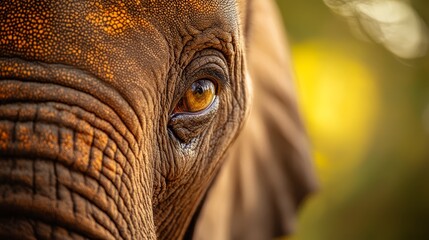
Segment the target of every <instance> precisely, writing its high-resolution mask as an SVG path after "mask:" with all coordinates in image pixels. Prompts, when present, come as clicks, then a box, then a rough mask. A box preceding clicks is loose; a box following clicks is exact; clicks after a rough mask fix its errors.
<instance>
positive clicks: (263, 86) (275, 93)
mask: <svg viewBox="0 0 429 240" xmlns="http://www.w3.org/2000/svg"><path fill="white" fill-rule="evenodd" d="M249 2H252V3H249ZM249 4H251V5H249ZM243 5H245V4H243ZM275 7H276V6H275V4H274V2H272V1H268V0H253V1H248V2H247V6H246V9H247V11H245V12H246V16H247V20H245V21H244V22H245V24H248V25H247V26H245V29H246V37H247V38H248V39H247V42H246V44H247V49H248V50H247V53H246V58H247V63H248V64H247V66H248V70H249V73H250V75H251V78H252V84H253V106H252V110H251V113H250V116H249V119H248V120H247V123H246V125H245V127H244V129H243V130H242V132H241V134H240V136H239V137H238V139H237V140H236V142H235V143H234V145H233V146H232V147H231V148H230V149H229V150H228V153H227V156H226V159H225V163H224V166H223V167H222V169H221V171H220V173H219V175H218V176H217V177H216V179H215V181H214V183H213V185H212V187H211V188H210V190H209V191H208V193H207V195H206V197H205V200H204V203H203V205H202V209H201V212H200V214H199V215H198V218H197V221H196V226H195V231H194V239H199V240H200V239H270V238H273V237H278V236H282V235H286V234H288V233H290V232H291V231H292V230H293V229H294V225H295V218H296V213H297V208H298V206H299V204H300V203H301V202H302V200H303V199H304V198H305V197H306V196H307V195H308V194H309V193H310V192H312V191H313V190H315V188H316V185H317V184H316V180H315V177H314V175H313V171H312V165H311V159H310V152H309V144H308V141H307V138H306V134H305V130H304V127H303V125H302V122H301V119H300V117H299V113H298V109H297V104H296V95H295V89H294V83H293V74H292V72H293V70H292V68H291V62H290V59H289V57H288V54H289V53H288V48H287V43H286V40H285V38H284V32H283V30H282V28H283V27H282V25H281V20H280V17H279V14H278V12H277V9H276V8H275ZM242 12H244V11H242Z"/></svg>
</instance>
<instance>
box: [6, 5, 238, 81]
mask: <svg viewBox="0 0 429 240" xmlns="http://www.w3.org/2000/svg"><path fill="white" fill-rule="evenodd" d="M1 2H2V3H1V4H0V12H2V14H1V15H0V53H3V54H5V55H11V56H17V57H24V58H26V59H31V60H35V61H42V62H56V63H65V64H68V65H72V66H77V67H80V68H82V69H85V70H88V71H90V72H93V73H95V74H96V75H98V76H101V77H102V78H112V77H113V76H114V74H116V73H118V72H121V71H122V72H130V71H132V70H138V69H136V68H137V67H138V66H137V65H139V66H147V67H151V66H157V67H158V66H160V64H162V63H161V62H162V61H165V59H168V58H169V57H170V56H169V54H170V52H171V51H170V50H169V48H171V42H172V41H175V39H177V38H178V36H172V35H173V34H174V29H175V28H177V29H179V28H181V27H182V28H183V26H188V25H192V28H193V29H197V30H202V29H206V28H211V27H213V26H217V27H220V28H223V29H224V30H225V31H228V32H234V31H235V32H237V28H238V21H237V17H236V9H235V7H236V6H235V3H234V2H233V1H232V0H231V1H229V0H226V1H225V0H211V1H206V0H129V1H127V0H118V1H102V0H98V1H90V0H87V1H73V0H64V1H53V0H39V1H16V0H1ZM172 29H173V30H172ZM179 37H182V36H179ZM166 40H169V41H170V42H166ZM138 61H140V62H139V63H138ZM124 62H126V64H125V63H124ZM156 62H159V64H156ZM147 63H148V64H147ZM154 63H155V64H154ZM115 67H116V68H121V69H119V70H118V69H114V68H115ZM133 68H134V69H133ZM149 70H150V69H149Z"/></svg>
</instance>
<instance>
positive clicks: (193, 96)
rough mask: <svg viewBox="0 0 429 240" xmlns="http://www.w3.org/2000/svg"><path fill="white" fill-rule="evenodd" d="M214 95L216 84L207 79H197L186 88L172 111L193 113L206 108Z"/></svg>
mask: <svg viewBox="0 0 429 240" xmlns="http://www.w3.org/2000/svg"><path fill="white" fill-rule="evenodd" d="M215 97H216V85H215V84H214V83H213V82H212V81H210V80H207V79H201V80H197V81H195V82H194V83H192V85H191V86H190V87H189V88H188V89H187V90H186V92H185V94H184V96H183V97H182V99H180V101H179V103H178V104H177V106H176V108H175V109H174V113H185V112H190V113H195V112H199V111H202V110H205V109H207V108H208V107H209V106H210V105H211V104H212V103H213V101H214V99H215Z"/></svg>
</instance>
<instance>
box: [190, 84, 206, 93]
mask: <svg viewBox="0 0 429 240" xmlns="http://www.w3.org/2000/svg"><path fill="white" fill-rule="evenodd" d="M194 84H196V83H194ZM194 84H192V86H193V85H194ZM194 92H195V93H197V94H199V95H201V94H203V93H204V89H203V87H202V86H201V85H198V86H196V87H195V90H194Z"/></svg>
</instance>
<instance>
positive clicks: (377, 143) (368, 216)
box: [277, 0, 429, 240]
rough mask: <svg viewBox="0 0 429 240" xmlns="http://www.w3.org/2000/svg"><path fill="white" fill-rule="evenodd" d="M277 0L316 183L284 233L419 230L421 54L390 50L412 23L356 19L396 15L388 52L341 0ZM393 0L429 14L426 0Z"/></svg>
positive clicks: (423, 190)
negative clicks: (316, 187) (291, 228)
mask: <svg viewBox="0 0 429 240" xmlns="http://www.w3.org/2000/svg"><path fill="white" fill-rule="evenodd" d="M329 2H330V3H331V4H329ZM350 2H351V1H350ZM354 2H355V3H356V2H358V1H354ZM366 2H370V1H366ZM277 3H278V5H279V6H280V8H281V11H282V16H283V20H284V24H285V26H286V30H287V32H288V38H289V41H290V44H291V46H292V54H293V56H292V57H293V60H294V65H295V70H296V76H297V89H298V92H299V102H300V105H301V109H302V114H303V117H304V119H305V122H306V125H307V129H308V132H309V135H310V139H311V142H312V145H313V149H314V152H313V154H314V159H315V167H316V170H317V173H318V177H319V179H320V183H321V187H320V191H319V192H318V193H317V194H316V195H314V196H312V197H311V198H310V199H309V200H308V201H307V202H306V203H305V205H304V206H303V207H302V209H301V211H300V214H299V223H298V229H297V232H296V234H295V235H294V236H292V237H290V238H288V239H293V240H317V239H429V79H428V78H429V57H428V56H427V55H425V53H426V51H425V49H424V47H419V48H418V49H417V50H418V51H417V54H416V51H415V50H416V49H414V53H412V54H411V55H413V54H414V55H413V56H411V57H410V56H407V58H401V57H398V56H397V55H395V54H393V53H391V52H392V51H393V52H395V49H399V50H400V49H401V47H404V46H405V47H406V46H407V44H411V43H410V41H411V40H409V39H408V40H407V39H406V37H408V36H411V34H414V33H413V32H412V26H411V25H412V22H411V23H407V22H406V21H405V20H406V19H407V18H405V20H404V21H403V22H398V21H397V22H394V21H392V22H389V21H387V20H388V19H389V17H391V18H395V17H396V16H398V15H397V14H396V12H395V11H394V10H392V11H390V10H389V11H390V12H389V11H388V12H384V13H383V12H381V13H380V14H382V15H383V14H384V15H383V16H381V17H380V18H377V16H375V20H374V19H372V20H371V19H368V18H366V20H365V21H366V23H368V24H369V26H370V27H371V26H372V28H376V29H377V27H379V28H380V26H379V25H377V24H386V23H387V24H402V25H401V26H402V27H403V29H405V30H401V31H403V32H402V33H400V34H399V37H401V36H402V37H405V40H404V41H402V42H401V41H400V40H398V41H399V43H400V44H398V41H396V44H397V45H393V49H392V46H390V48H391V51H388V50H387V49H386V48H385V47H384V46H386V44H387V43H386V42H382V43H384V45H383V44H377V43H375V41H377V39H376V37H377V36H376V35H371V33H369V34H368V32H365V29H363V28H362V24H363V23H362V22H359V21H360V20H362V19H359V16H356V15H353V13H351V12H350V11H349V12H347V11H345V12H339V11H338V9H339V8H338V7H339V5H340V4H341V1H336V2H333V1H325V2H324V1H323V0H307V1H302V0H287V1H286V0H281V1H280V0H279V1H277ZM326 3H328V4H326ZM402 3H403V4H404V6H405V5H406V6H408V8H409V9H408V10H410V9H411V10H412V9H414V10H413V11H415V12H411V13H413V14H415V15H416V16H420V18H421V19H422V20H423V22H426V23H428V22H429V1H428V0H412V1H402ZM328 5H329V6H328ZM400 6H402V5H400ZM397 8H398V7H397ZM381 9H387V8H381ZM367 10H368V9H367ZM370 10H371V9H370ZM396 10H397V11H398V9H396ZM399 10H400V9H399ZM382 11H384V10H382ZM401 11H402V10H401ZM372 13H374V12H372ZM376 13H378V12H377V11H375V13H374V14H376ZM405 13H406V14H410V13H409V12H407V11H405ZM407 16H408V15H407ZM360 17H362V15H361V16H360ZM386 19H387V20H386ZM408 19H409V18H408ZM377 20H378V21H380V22H381V23H380V22H377ZM396 20H398V19H396ZM399 20H400V19H399ZM356 21H358V22H359V23H360V25H359V24H358V25H356ZM371 21H373V22H371ZM353 24H355V25H353ZM407 24H411V25H410V26H408V25H407ZM362 29H363V30H362ZM369 29H371V28H369ZM388 30H389V29H388ZM420 30H421V29H420ZM388 33H389V32H388ZM422 34H423V35H420V38H421V39H420V40H422V39H423V40H422V42H423V43H425V42H424V38H425V37H427V36H426V35H425V34H427V32H425V31H422ZM393 36H394V35H393ZM378 37H381V38H380V39H383V37H385V38H388V37H389V36H378ZM390 37H392V36H390ZM365 38H366V40H365ZM371 39H372V40H373V41H368V40H371ZM374 40H375V41H374ZM384 40H385V41H387V42H388V41H389V40H391V39H387V40H386V39H384ZM393 40H394V39H393ZM405 50H406V49H405ZM410 51H411V50H410ZM419 51H420V52H419ZM402 53H404V51H402ZM407 53H409V52H405V54H407ZM399 55H400V54H399ZM417 55H420V56H417ZM401 56H404V55H403V54H402V55H401Z"/></svg>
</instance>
